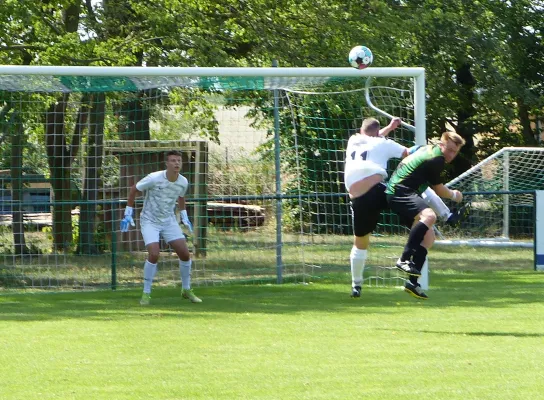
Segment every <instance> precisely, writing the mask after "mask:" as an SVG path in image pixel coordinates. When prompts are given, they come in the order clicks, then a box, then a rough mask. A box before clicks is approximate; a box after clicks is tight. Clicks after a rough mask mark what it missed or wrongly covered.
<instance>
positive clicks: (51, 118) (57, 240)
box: [45, 94, 72, 251]
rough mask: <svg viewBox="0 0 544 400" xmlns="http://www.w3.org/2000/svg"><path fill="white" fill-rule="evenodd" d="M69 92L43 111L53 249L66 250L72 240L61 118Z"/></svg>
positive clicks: (67, 161)
mask: <svg viewBox="0 0 544 400" xmlns="http://www.w3.org/2000/svg"><path fill="white" fill-rule="evenodd" d="M68 99H69V95H68V94H65V95H63V96H62V97H60V98H59V99H57V102H56V103H55V104H52V105H51V106H50V107H49V109H48V110H47V112H46V123H45V137H46V145H47V146H46V147H47V161H48V163H49V170H50V172H51V187H52V189H53V198H54V203H53V248H54V249H55V250H59V251H63V250H69V249H70V247H71V243H72V213H71V209H72V207H71V205H70V204H69V202H70V201H71V200H72V195H71V187H70V165H71V160H70V151H69V150H68V148H67V143H66V138H65V127H64V117H65V114H66V106H67V103H68Z"/></svg>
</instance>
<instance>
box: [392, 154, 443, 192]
mask: <svg viewBox="0 0 544 400" xmlns="http://www.w3.org/2000/svg"><path fill="white" fill-rule="evenodd" d="M445 164H446V160H445V159H444V155H443V154H442V151H441V150H440V147H439V146H438V145H427V146H422V147H420V148H419V149H418V150H417V151H416V152H414V153H412V154H410V155H409V156H408V157H406V158H404V159H403V160H402V162H401V163H400V164H399V165H398V167H397V168H396V169H395V171H394V172H393V174H392V175H391V178H390V179H389V182H388V183H387V189H386V191H385V193H386V194H394V193H395V188H396V187H397V186H404V187H407V188H410V189H413V190H414V191H416V192H417V193H419V194H421V193H423V192H424V191H425V189H427V188H428V187H429V185H438V184H440V183H442V182H441V179H440V174H441V173H442V171H443V170H444V166H445Z"/></svg>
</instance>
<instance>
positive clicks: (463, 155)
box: [452, 63, 476, 176]
mask: <svg viewBox="0 0 544 400" xmlns="http://www.w3.org/2000/svg"><path fill="white" fill-rule="evenodd" d="M456 75H457V83H458V85H459V92H458V93H459V100H460V105H459V109H458V111H457V133H458V134H459V135H461V136H462V137H463V139H465V141H466V144H465V145H464V146H463V148H462V149H461V152H460V153H459V155H458V156H457V157H456V158H455V160H454V161H453V163H452V164H453V176H459V175H460V174H462V173H463V172H465V171H466V170H468V169H469V168H470V167H471V166H472V159H473V158H474V151H475V149H474V134H475V133H476V123H475V121H474V117H475V115H476V109H475V108H474V87H475V86H476V79H474V76H473V75H472V72H471V71H470V64H467V63H465V64H463V65H461V66H459V67H458V68H457V71H456Z"/></svg>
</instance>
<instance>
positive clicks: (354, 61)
mask: <svg viewBox="0 0 544 400" xmlns="http://www.w3.org/2000/svg"><path fill="white" fill-rule="evenodd" d="M373 60H374V56H373V55H372V52H371V51H370V49H369V48H368V47H366V46H355V47H354V48H353V49H351V51H350V52H349V56H348V62H349V65H351V66H352V67H353V68H357V69H365V68H366V67H368V66H369V65H370V64H372V61H373Z"/></svg>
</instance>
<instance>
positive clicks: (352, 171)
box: [344, 134, 406, 191]
mask: <svg viewBox="0 0 544 400" xmlns="http://www.w3.org/2000/svg"><path fill="white" fill-rule="evenodd" d="M405 149H406V148H405V147H404V146H403V145H401V144H398V143H397V142H395V141H393V140H390V139H387V138H385V137H383V136H377V137H373V136H367V135H362V134H355V135H353V136H352V137H350V138H349V141H348V147H347V148H346V163H345V168H344V183H345V185H346V189H347V190H348V191H349V188H350V187H351V185H353V184H354V183H355V182H357V181H360V180H361V179H364V178H366V177H368V176H371V175H376V174H380V175H382V176H383V178H384V179H385V178H387V171H386V169H387V161H389V159H390V158H401V157H402V154H403V153H404V150H405Z"/></svg>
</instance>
